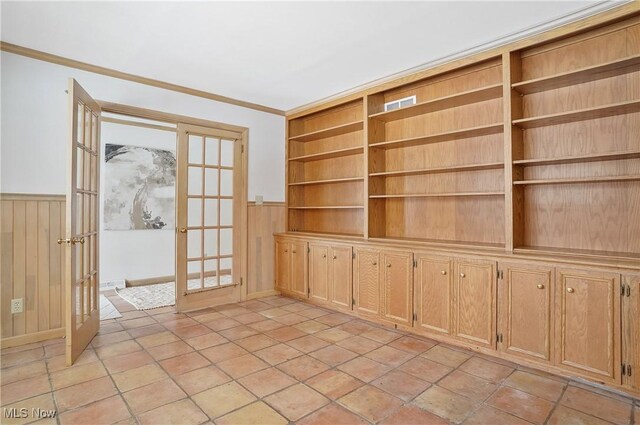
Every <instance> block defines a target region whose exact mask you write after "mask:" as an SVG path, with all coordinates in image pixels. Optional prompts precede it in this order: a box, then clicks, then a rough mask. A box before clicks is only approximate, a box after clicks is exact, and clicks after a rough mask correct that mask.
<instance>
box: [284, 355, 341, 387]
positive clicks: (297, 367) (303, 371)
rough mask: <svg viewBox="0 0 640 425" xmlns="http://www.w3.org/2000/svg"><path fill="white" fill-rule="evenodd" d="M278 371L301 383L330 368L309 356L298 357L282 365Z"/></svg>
mask: <svg viewBox="0 0 640 425" xmlns="http://www.w3.org/2000/svg"><path fill="white" fill-rule="evenodd" d="M278 369H280V370H281V371H283V372H284V373H286V374H287V375H289V376H292V377H294V378H296V379H297V380H299V381H304V380H306V379H309V378H311V377H312V376H315V375H317V374H319V373H322V372H324V371H325V370H327V369H329V366H327V365H326V364H324V363H322V362H321V361H319V360H316V359H314V358H312V357H309V356H306V355H305V356H300V357H296V358H295V359H293V360H289V361H287V362H284V363H281V364H279V365H278Z"/></svg>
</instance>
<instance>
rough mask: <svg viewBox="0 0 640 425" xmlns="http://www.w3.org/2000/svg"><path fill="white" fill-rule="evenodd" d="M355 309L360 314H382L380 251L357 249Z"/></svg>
mask: <svg viewBox="0 0 640 425" xmlns="http://www.w3.org/2000/svg"><path fill="white" fill-rule="evenodd" d="M355 253H356V258H355V269H354V271H353V286H354V288H353V291H354V295H355V297H354V298H355V299H354V301H355V303H354V308H355V310H356V311H357V312H358V313H362V314H368V315H375V316H378V315H379V314H380V251H378V250H375V249H364V248H355Z"/></svg>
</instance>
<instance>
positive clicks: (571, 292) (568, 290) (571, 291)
mask: <svg viewBox="0 0 640 425" xmlns="http://www.w3.org/2000/svg"><path fill="white" fill-rule="evenodd" d="M574 291H575V289H573V288H567V292H568V293H570V294H573V292H574Z"/></svg>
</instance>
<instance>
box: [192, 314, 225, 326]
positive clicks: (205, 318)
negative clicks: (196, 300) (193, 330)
mask: <svg viewBox="0 0 640 425" xmlns="http://www.w3.org/2000/svg"><path fill="white" fill-rule="evenodd" d="M193 318H194V319H195V320H196V321H197V322H200V323H205V324H206V323H208V322H211V321H212V320H216V319H226V316H225V315H224V314H222V313H218V312H217V311H213V312H210V313H205V314H199V315H197V316H194V317H193Z"/></svg>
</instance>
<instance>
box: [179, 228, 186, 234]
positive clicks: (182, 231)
mask: <svg viewBox="0 0 640 425" xmlns="http://www.w3.org/2000/svg"><path fill="white" fill-rule="evenodd" d="M179 232H180V233H187V229H186V228H185V227H183V228H181V229H180V230H179Z"/></svg>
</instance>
